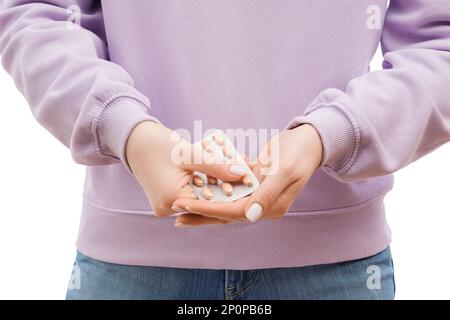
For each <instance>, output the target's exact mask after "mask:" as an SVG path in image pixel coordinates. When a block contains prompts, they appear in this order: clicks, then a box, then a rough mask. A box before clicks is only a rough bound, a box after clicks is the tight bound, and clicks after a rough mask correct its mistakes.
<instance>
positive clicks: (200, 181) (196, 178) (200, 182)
mask: <svg viewBox="0 0 450 320" xmlns="http://www.w3.org/2000/svg"><path fill="white" fill-rule="evenodd" d="M192 183H193V184H194V185H196V186H197V187H203V186H204V185H205V182H204V181H203V179H202V178H201V177H199V176H197V175H194V176H193V177H192Z"/></svg>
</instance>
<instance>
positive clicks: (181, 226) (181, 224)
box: [175, 222, 190, 228]
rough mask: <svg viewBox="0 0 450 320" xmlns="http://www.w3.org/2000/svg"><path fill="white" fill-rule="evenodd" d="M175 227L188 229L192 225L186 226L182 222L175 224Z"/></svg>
mask: <svg viewBox="0 0 450 320" xmlns="http://www.w3.org/2000/svg"><path fill="white" fill-rule="evenodd" d="M175 227H177V228H187V227H190V225H188V224H184V223H181V222H175Z"/></svg>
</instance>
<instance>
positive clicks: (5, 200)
mask: <svg viewBox="0 0 450 320" xmlns="http://www.w3.org/2000/svg"><path fill="white" fill-rule="evenodd" d="M380 65H381V55H380V54H379V53H378V55H377V56H376V58H375V59H374V62H373V66H374V68H378V67H379V66H380ZM0 69H1V68H0ZM0 143H1V149H0V150H1V151H0V170H1V175H0V199H1V200H0V299H18V298H20V299H63V298H64V297H65V291H66V286H67V284H68V281H69V277H70V274H71V269H72V263H73V260H74V257H75V239H76V235H77V231H78V219H79V215H80V210H81V192H82V185H83V178H84V168H83V167H82V166H79V165H76V164H75V163H74V162H73V161H72V158H71V156H70V152H69V151H68V150H67V149H66V148H65V147H64V146H63V145H62V144H60V143H59V142H58V141H57V140H56V139H55V138H53V137H52V136H51V135H50V134H49V133H47V132H46V131H45V130H44V129H43V128H41V127H40V126H39V125H38V124H37V122H36V121H35V120H34V118H33V117H32V116H31V113H30V111H29V109H28V107H27V103H26V101H25V100H24V99H23V98H22V96H21V95H20V94H19V93H18V91H17V90H16V88H15V86H14V83H13V81H12V80H11V79H10V78H9V76H8V75H7V74H6V73H5V72H4V71H3V70H0ZM449 160H450V145H446V146H444V147H441V148H440V149H439V150H437V151H435V152H434V153H432V154H431V155H428V156H427V157H425V158H423V159H421V160H419V161H418V162H416V163H414V164H412V165H410V166H409V167H408V168H406V169H403V170H401V171H400V172H398V173H397V174H396V184H395V188H394V190H393V192H391V193H390V194H389V195H388V197H387V199H386V208H387V214H388V219H389V222H390V226H391V229H392V231H393V244H392V247H391V248H392V252H393V256H394V264H395V277H396V285H397V299H449V298H450V292H449V290H448V288H449V287H450V274H449V272H448V270H449V267H450V251H449V250H448V247H447V245H448V244H449V243H450V231H449V227H450V215H449V213H450V201H449V200H450V194H449V191H450V188H449V181H450V167H449V166H448V163H449Z"/></svg>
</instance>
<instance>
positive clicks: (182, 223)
mask: <svg viewBox="0 0 450 320" xmlns="http://www.w3.org/2000/svg"><path fill="white" fill-rule="evenodd" d="M227 223H228V221H225V220H220V219H216V218H209V217H204V216H201V215H197V214H192V213H186V214H182V215H180V216H178V217H177V219H176V220H175V226H176V227H192V226H202V225H211V224H213V225H220V224H227Z"/></svg>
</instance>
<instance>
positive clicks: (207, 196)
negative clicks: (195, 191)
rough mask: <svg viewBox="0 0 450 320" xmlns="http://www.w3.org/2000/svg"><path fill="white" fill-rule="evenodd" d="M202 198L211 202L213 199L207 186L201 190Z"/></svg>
mask: <svg viewBox="0 0 450 320" xmlns="http://www.w3.org/2000/svg"><path fill="white" fill-rule="evenodd" d="M202 197H203V198H205V199H206V200H211V199H212V197H213V191H212V190H211V189H210V188H208V187H207V186H204V187H203V188H202Z"/></svg>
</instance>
